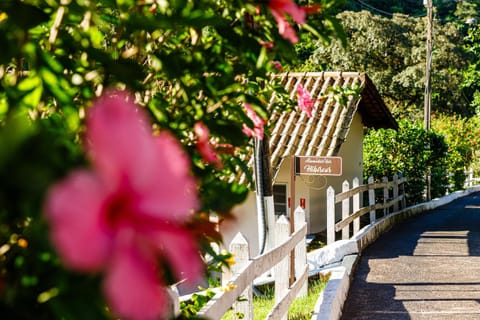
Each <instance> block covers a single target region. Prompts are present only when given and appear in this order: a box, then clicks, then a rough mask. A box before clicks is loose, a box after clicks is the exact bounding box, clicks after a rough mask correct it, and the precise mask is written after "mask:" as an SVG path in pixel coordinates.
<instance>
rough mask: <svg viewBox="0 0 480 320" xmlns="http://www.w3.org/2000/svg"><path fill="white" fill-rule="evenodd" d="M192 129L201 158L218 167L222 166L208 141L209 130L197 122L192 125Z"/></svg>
mask: <svg viewBox="0 0 480 320" xmlns="http://www.w3.org/2000/svg"><path fill="white" fill-rule="evenodd" d="M193 130H194V131H195V134H196V135H197V139H198V140H197V150H198V152H199V153H200V154H201V155H202V158H203V160H205V161H206V162H209V163H212V164H214V165H215V166H216V167H217V168H218V169H221V168H222V167H223V164H222V161H221V160H220V158H219V157H218V155H217V154H216V153H215V151H214V150H213V148H212V145H211V143H210V141H209V138H208V136H209V135H210V131H209V130H208V128H207V127H206V126H205V125H204V124H203V123H202V122H197V123H195V125H194V126H193Z"/></svg>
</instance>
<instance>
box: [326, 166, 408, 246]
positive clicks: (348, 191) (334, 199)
mask: <svg viewBox="0 0 480 320" xmlns="http://www.w3.org/2000/svg"><path fill="white" fill-rule="evenodd" d="M405 182H406V178H404V177H401V176H398V175H394V176H393V179H392V180H391V181H389V180H388V178H387V177H384V178H383V180H382V182H375V181H374V180H373V177H370V178H369V179H368V183H367V184H364V185H360V184H359V179H358V178H355V179H353V182H352V188H350V183H349V182H348V181H344V182H343V185H342V192H341V193H338V194H336V195H335V190H334V189H333V187H331V186H330V187H328V189H327V244H331V243H333V242H335V233H336V232H339V231H342V239H349V238H350V237H351V236H353V235H354V234H356V233H358V231H359V230H360V217H361V216H363V215H365V214H367V213H370V224H373V223H374V222H375V220H376V213H377V210H383V213H384V215H387V214H390V213H394V212H397V211H398V210H399V209H402V208H405V206H406V199H405V187H404V183H405ZM376 189H383V201H382V202H379V203H377V202H376V197H375V190H376ZM364 192H368V204H367V205H365V206H363V207H362V208H360V204H361V200H360V199H361V197H362V198H363V193H364ZM350 199H351V200H350ZM337 203H341V208H342V218H341V220H340V221H338V222H336V217H335V205H336V204H337ZM350 204H352V206H350ZM350 208H352V209H350ZM351 225H353V227H352V228H351V227H350V226H351Z"/></svg>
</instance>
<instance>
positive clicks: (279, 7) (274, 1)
mask: <svg viewBox="0 0 480 320" xmlns="http://www.w3.org/2000/svg"><path fill="white" fill-rule="evenodd" d="M268 6H269V7H270V9H271V10H274V11H277V12H278V13H279V14H280V15H284V14H285V13H287V14H289V15H290V16H291V17H292V19H293V21H295V22H296V23H300V24H303V23H305V19H306V15H307V14H306V12H305V10H304V9H303V8H302V7H299V6H297V4H296V3H295V1H293V0H270V1H269V3H268Z"/></svg>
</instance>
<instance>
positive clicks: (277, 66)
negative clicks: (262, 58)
mask: <svg viewBox="0 0 480 320" xmlns="http://www.w3.org/2000/svg"><path fill="white" fill-rule="evenodd" d="M272 65H273V67H274V68H275V69H277V70H278V71H283V66H282V64H281V63H280V61H276V60H275V61H272Z"/></svg>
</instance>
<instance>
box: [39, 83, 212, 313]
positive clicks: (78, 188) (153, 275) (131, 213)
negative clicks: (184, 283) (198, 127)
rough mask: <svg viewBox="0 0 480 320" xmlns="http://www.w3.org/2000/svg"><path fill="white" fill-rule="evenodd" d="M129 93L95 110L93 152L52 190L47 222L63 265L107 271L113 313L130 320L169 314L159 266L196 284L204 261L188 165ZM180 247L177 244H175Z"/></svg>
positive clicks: (89, 138) (108, 97)
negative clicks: (88, 165)
mask: <svg viewBox="0 0 480 320" xmlns="http://www.w3.org/2000/svg"><path fill="white" fill-rule="evenodd" d="M132 99H133V98H132V97H131V96H130V95H128V94H126V93H124V92H119V91H114V92H110V93H109V94H105V95H104V96H102V97H101V98H99V99H98V101H97V102H96V103H95V105H94V106H93V107H92V108H91V109H90V110H89V113H88V118H87V123H86V126H87V131H86V145H87V153H88V155H89V156H90V158H91V160H92V164H93V169H92V170H86V169H79V170H77V171H74V172H72V173H71V174H70V175H69V176H67V177H66V178H65V179H64V180H63V181H61V182H59V183H58V184H56V185H55V186H53V187H52V188H51V190H50V191H49V194H48V197H47V200H46V207H45V211H46V218H47V220H48V222H49V223H50V227H51V239H52V243H53V245H54V246H55V248H56V249H57V251H58V253H59V256H60V258H61V259H62V261H63V263H64V265H65V266H66V267H68V268H71V269H73V270H76V271H81V272H103V273H104V275H105V278H104V282H103V287H104V292H105V296H106V299H107V302H108V303H109V305H110V307H111V309H112V311H113V312H114V313H115V314H116V315H117V316H119V317H122V318H126V319H158V318H159V317H161V316H164V315H165V310H164V309H165V306H166V303H167V299H168V297H167V293H166V291H165V290H164V288H163V287H162V286H163V285H164V283H163V281H162V280H161V277H162V269H161V267H160V264H159V261H163V262H164V263H167V264H168V265H169V266H170V268H171V270H172V271H173V272H174V273H175V275H176V277H177V278H178V279H181V278H188V279H189V280H191V281H195V280H197V279H198V278H199V277H200V276H201V275H202V273H203V263H202V260H201V258H200V255H199V252H198V250H197V245H196V243H195V240H194V237H193V236H192V234H191V233H190V232H189V230H187V228H186V227H185V223H186V222H187V220H189V219H190V215H191V213H192V211H193V210H194V209H195V208H197V207H198V199H197V195H196V182H195V180H194V178H193V177H192V176H191V175H190V173H189V160H188V158H187V156H186V154H185V153H184V152H183V150H182V148H181V146H180V145H179V143H178V142H177V140H175V139H174V138H173V136H171V135H170V134H168V133H160V135H158V136H156V137H154V136H153V135H152V134H151V131H150V128H149V122H148V120H147V117H146V115H145V114H144V113H143V111H142V110H141V109H139V108H137V107H136V106H135V105H134V104H133V103H132V102H131V101H132ZM172 244H174V245H172Z"/></svg>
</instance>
